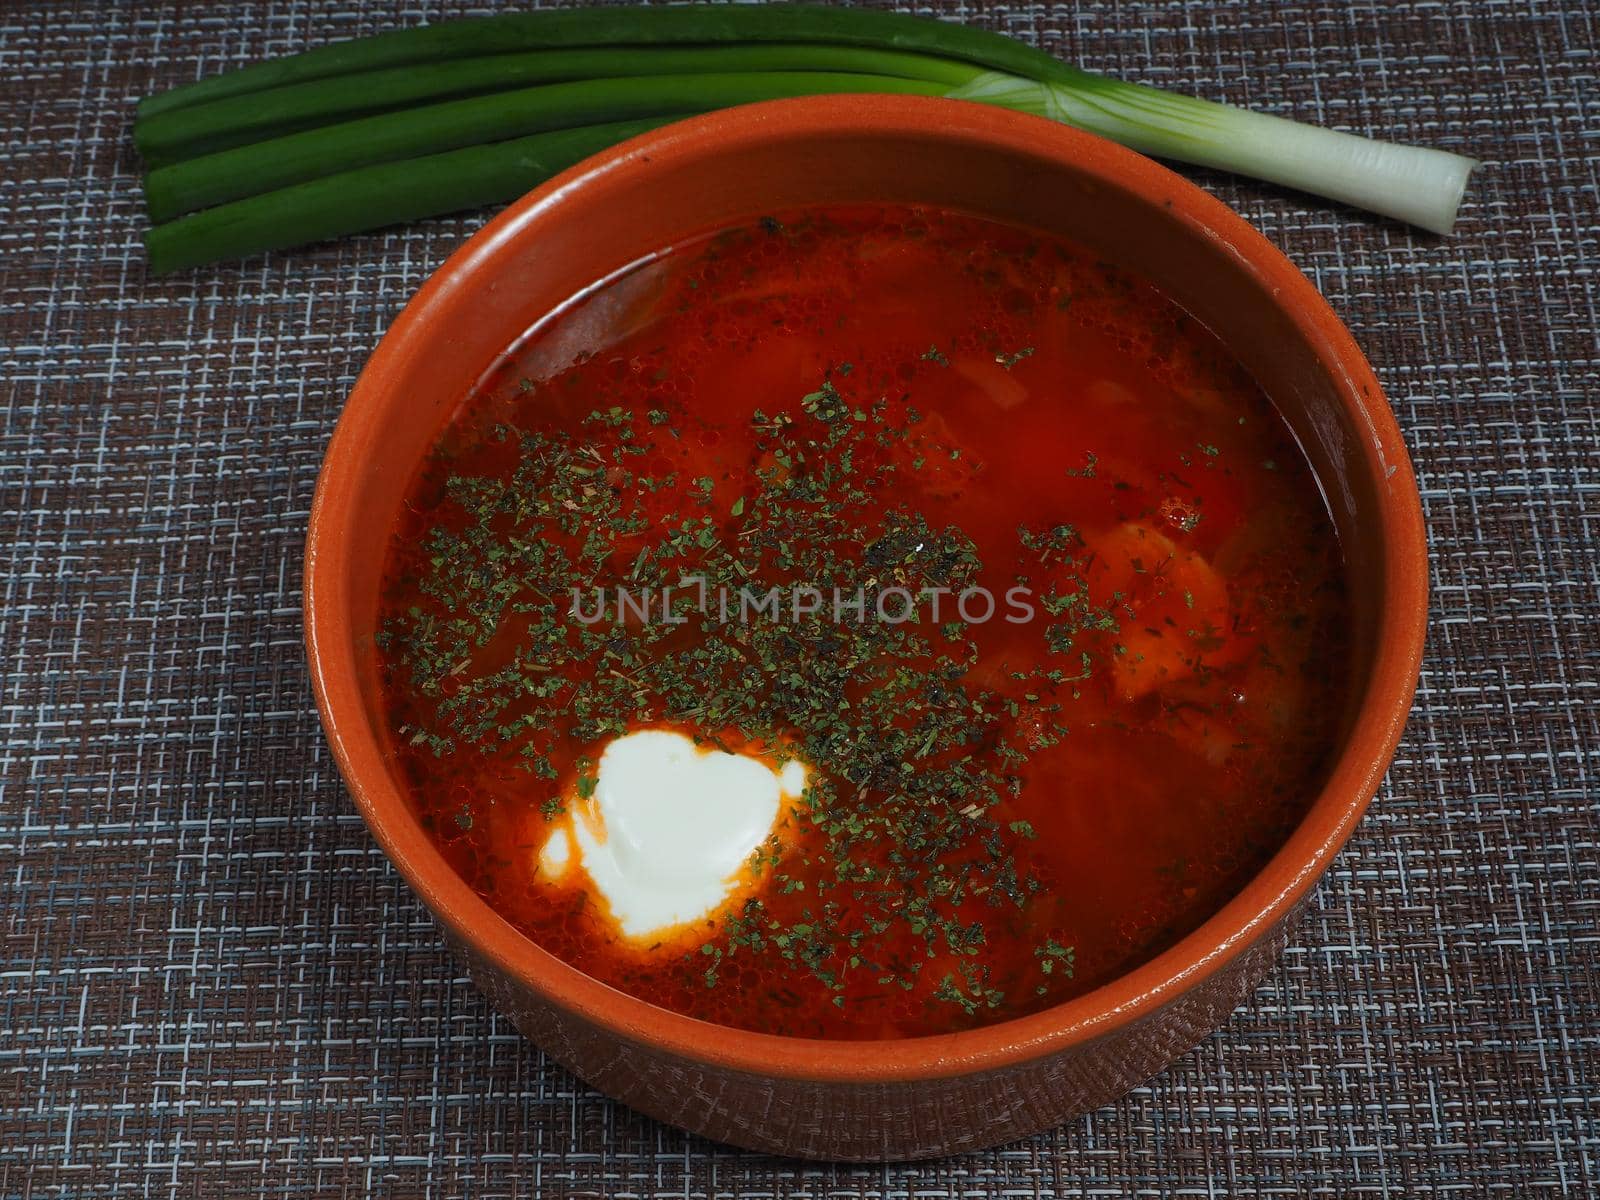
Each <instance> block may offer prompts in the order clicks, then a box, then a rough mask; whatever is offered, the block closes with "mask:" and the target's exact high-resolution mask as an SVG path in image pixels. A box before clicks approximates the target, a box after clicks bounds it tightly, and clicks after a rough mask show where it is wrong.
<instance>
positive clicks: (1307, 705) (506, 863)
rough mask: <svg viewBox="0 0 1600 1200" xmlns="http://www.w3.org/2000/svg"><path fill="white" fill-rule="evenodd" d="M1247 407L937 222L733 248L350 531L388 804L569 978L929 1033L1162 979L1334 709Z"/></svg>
mask: <svg viewBox="0 0 1600 1200" xmlns="http://www.w3.org/2000/svg"><path fill="white" fill-rule="evenodd" d="M1347 624H1348V614H1347V611H1346V596H1345V590H1344V580H1343V568H1342V563H1341V559H1340V554H1339V547H1338V543H1337V541H1336V539H1335V536H1334V531H1333V528H1332V525H1331V523H1330V521H1329V518H1328V515H1327V513H1326V510H1325V508H1324V506H1323V503H1322V500H1321V496H1320V493H1319V491H1318V489H1317V486H1316V481H1315V480H1314V479H1313V478H1312V476H1311V473H1310V471H1309V468H1308V467H1307V465H1306V463H1305V461H1304V459H1303V457H1302V456H1301V454H1300V452H1299V450H1298V448H1297V447H1296V445H1295V443H1294V441H1293V439H1292V437H1291V435H1290V433H1289V431H1288V429H1287V428H1286V427H1285V426H1284V424H1283V423H1282V421H1281V420H1280V419H1279V417H1278V416H1277V414H1276V412H1275V411H1274V409H1273V407H1272V405H1271V404H1270V402H1269V401H1268V399H1267V398H1266V397H1265V396H1264V395H1262V393H1261V392H1260V390H1259V389H1258V388H1257V387H1256V385H1255V384H1254V382H1253V381H1252V380H1251V379H1250V377H1249V376H1248V375H1247V374H1246V373H1245V372H1244V371H1243V370H1242V369H1241V368H1240V366H1239V365H1238V364H1237V363H1236V362H1234V361H1233V360H1232V359H1231V357H1230V356H1229V355H1228V354H1227V352H1226V351H1225V350H1224V349H1223V348H1222V347H1221V346H1220V345H1219V344H1218V343H1217V342H1216V341H1215V339H1214V338H1213V337H1212V336H1211V335H1210V334H1209V333H1208V332H1207V331H1206V330H1205V329H1204V328H1203V327H1202V326H1201V325H1199V324H1198V323H1197V322H1196V321H1194V320H1193V319H1192V318H1190V317H1189V316H1188V315H1187V314H1185V313H1184V312H1183V311H1181V310H1180V309H1179V308H1177V307H1176V306H1175V305H1174V304H1172V303H1171V302H1170V301H1169V300H1167V299H1166V298H1165V297H1164V296H1162V295H1161V294H1160V293H1159V292H1158V291H1157V290H1155V289H1154V288H1153V287H1152V286H1151V285H1149V284H1148V283H1146V282H1143V281H1141V280H1139V279H1136V278H1133V277H1130V276H1129V275H1128V274H1126V273H1125V272H1122V271H1120V270H1118V269H1117V268H1115V267H1114V266H1112V265H1110V264H1107V263H1104V262H1100V261H1097V260H1096V259H1095V258H1094V257H1093V256H1092V255H1090V254H1088V253H1086V252H1084V251H1083V250H1081V249H1079V248H1077V247H1075V246H1073V245H1071V244H1069V243H1066V242H1063V241H1060V240H1058V239H1055V238H1052V237H1047V236H1044V235H1041V234H1038V233H1035V232H1032V231H1029V230H1025V229H1019V228H1013V227H1010V226H1006V225H1000V224H997V223H994V222H991V221H987V220H982V219H978V218H974V217H969V216H965V215H961V214H957V213H951V212H945V211H939V210H929V209H921V208H907V207H891V206H859V207H840V208H825V209H808V210H804V211H797V212H789V213H776V214H774V215H772V216H770V217H767V218H763V219H762V220H760V221H757V222H752V223H751V224H750V225H749V226H746V227H740V228H735V229H729V230H725V231H722V232H719V233H716V234H715V235H711V236H707V237H704V238H702V239H699V240H696V241H694V242H692V243H690V244H686V245H683V246H680V247H676V248H673V249H671V250H670V251H668V252H666V253H664V254H662V255H661V256H659V257H658V258H656V259H653V260H652V261H650V262H648V263H645V264H641V265H640V266H638V267H636V268H635V269H633V270H632V271H630V272H628V273H625V274H624V275H623V276H621V277H620V278H618V279H615V280H613V281H611V282H609V283H608V284H606V285H604V286H603V287H600V288H598V289H596V290H595V291H594V292H592V293H590V294H588V295H586V296H584V297H581V298H579V299H577V300H575V301H574V302H573V303H572V304H571V305H569V306H567V307H566V308H565V309H564V310H562V311H561V312H559V313H557V314H555V315H554V316H552V317H551V318H550V319H548V320H547V321H545V322H544V323H542V324H541V325H539V326H538V327H537V328H535V329H533V330H532V331H530V333H529V334H528V335H527V337H526V338H525V339H524V340H523V341H522V342H521V344H519V345H518V346H516V347H514V348H513V349H512V350H511V351H509V352H508V353H507V354H506V356H505V357H504V359H503V360H502V362H501V363H500V364H499V365H498V366H497V367H496V368H495V370H494V371H493V372H491V373H490V375H489V376H487V377H486V379H485V380H484V381H483V383H482V385H481V386H480V387H479V388H478V389H477V390H476V392H475V393H474V394H473V395H471V396H469V397H467V398H465V400H464V402H463V404H462V405H461V407H460V409H459V411H458V412H457V413H456V415H455V416H454V418H453V419H452V421H451V423H450V424H449V425H448V427H447V428H446V429H445V430H444V431H443V433H442V435H441V437H440V439H439V442H438V445H437V448H436V450H435V451H434V453H433V454H432V456H431V457H430V459H429V460H428V461H427V462H426V464H425V465H424V467H423V469H422V470H421V472H420V473H419V475H418V477H417V478H416V480H415V481H414V483H413V485H412V488H411V491H410V495H409V498H408V501H407V503H406V506H405V510H404V513H403V515H402V517H401V518H400V521H399V523H398V526H397V528H396V529H395V530H394V531H393V532H392V542H391V547H390V550H389V559H388V565H387V571H386V578H385V584H384V589H383V593H382V616H381V622H380V629H381V632H380V635H379V650H380V664H381V669H382V671H383V678H384V687H385V703H386V705H387V710H388V717H389V725H390V730H391V734H392V747H393V753H394V755H395V757H396V760H397V764H398V768H399V770H400V771H401V772H402V773H403V776H404V778H405V779H406V780H407V781H408V783H409V785H410V794H411V796H412V798H413V802H414V804H415V806H416V810H417V812H418V814H419V817H420V819H421V820H422V822H423V824H424V826H425V827H426V828H427V829H428V830H429V832H430V834H431V836H432V837H433V839H434V841H435V842H436V843H437V845H438V846H439V848H440V850H441V851H442V852H443V853H444V855H445V856H446V857H447V858H448V860H449V861H450V862H451V864H452V865H453V866H454V868H455V869H456V870H457V871H459V872H460V873H461V875H462V876H463V877H464V878H466V879H467V880H468V881H469V882H470V883H471V884H472V886H473V887H474V888H476V889H477V891H478V892H479V893H480V894H481V895H483V896H484V897H485V898H486V899H487V900H488V902H489V903H490V904H491V905H492V906H493V907H494V908H495V909H496V910H497V911H498V912H499V913H501V914H502V915H503V916H504V917H505V918H506V919H507V920H508V921H510V922H511V923H512V924H514V925H515V926H517V927H518V928H519V929H521V930H523V931H524V932H525V933H526V934H527V935H528V936H529V937H530V938H531V939H533V940H534V941H535V942H537V943H538V944H539V945H541V946H543V947H544V948H545V949H547V950H549V951H550V952H552V953H554V954H556V955H558V956H560V957H561V958H563V959H565V960H566V961H567V962H569V963H571V964H572V965H573V966H575V967H577V968H578V969H580V970H582V971H584V972H586V973H587V974H589V975H591V976H593V977H595V978H597V979H600V980H602V981H604V982H606V983H609V984H611V985H613V986H615V987H617V988H620V989H622V990H624V991H627V992H630V993H632V994H634V995H636V996H639V997H641V998H643V999H645V1000H648V1001H650V1002H653V1003H655V1004H658V1005H661V1006H663V1007H665V1008H669V1009H673V1010H676V1011H678V1012H681V1013H686V1014H689V1015H691V1016H695V1017H700V1018H703V1019H705V1020H708V1021H713V1022H718V1023H721V1024H726V1025H733V1026H739V1027H742V1028H749V1029H757V1030H764V1031H768V1032H773V1033H785V1034H792V1035H799V1036H813V1037H832V1038H894V1037H908V1036H917V1035H923V1034H934V1033H943V1032H951V1031H955V1030H959V1029H964V1028H970V1027H972V1026H975V1025H979V1024H984V1023H988V1022H993V1021H997V1020H1003V1019H1007V1018H1010V1017H1015V1016H1020V1015H1023V1014H1025V1013H1029V1012H1032V1011H1035V1010H1037V1009H1040V1008H1043V1007H1046V1006H1048V1005H1052V1004H1056V1003H1059V1002H1061V1001H1063V1000H1065V999H1068V998H1070V997H1072V996H1074V995H1076V994H1079V993H1081V992H1083V991H1085V990H1087V989H1090V988H1092V987H1094V986H1096V985H1097V984H1100V983H1103V982H1105V981H1106V980H1108V979H1110V978H1112V977H1114V976H1116V975H1118V974H1120V973H1123V972H1125V971H1127V970H1129V969H1130V968H1132V967H1134V966H1136V965H1138V964H1139V963H1141V962H1143V961H1145V960H1147V959H1148V958H1150V957H1151V956H1153V955H1155V954H1157V953H1159V952H1160V951H1161V950H1162V949H1164V948H1166V947H1167V946H1169V945H1170V944H1172V943H1173V942H1174V941H1175V940H1177V939H1178V938H1180V937H1182V936H1183V935H1184V934H1185V933H1187V932H1189V931H1190V930H1192V929H1193V928H1195V927H1196V926H1197V925H1198V924H1199V923H1200V922H1201V921H1203V920H1204V919H1205V918H1206V917H1207V916H1209V915H1211V914H1212V913H1213V912H1215V911H1216V910H1217V908H1219V907H1220V906H1221V905H1222V904H1223V903H1225V902H1226V901H1227V900H1228V899H1229V898H1230V897H1231V896H1232V895H1233V894H1235V893H1236V892H1237V890H1238V889H1239V888H1240V887H1241V886H1242V885H1243V883H1244V882H1245V881H1246V880H1247V879H1248V878H1249V877H1250V876H1251V875H1252V874H1254V873H1255V872H1256V871H1257V870H1258V869H1259V868H1260V867H1261V865H1262V864H1263V863H1264V862H1265V860H1266V859H1267V858H1268V857H1270V856H1271V855H1272V854H1273V852H1274V851H1275V850H1276V849H1277V848H1278V847H1279V846H1280V845H1281V844H1282V842H1283V840H1284V839H1285V837H1286V836H1287V835H1288V833H1289V832H1290V831H1291V830H1292V829H1293V827H1294V826H1295V824H1296V823H1297V822H1298V820H1299V819H1300V817H1301V815H1302V814H1303V812H1304V811H1305V809H1306V808H1307V807H1308V805H1309V803H1310V801H1311V800H1312V798H1313V797H1314V795H1315V793H1316V791H1317V789H1318V787H1319V786H1320V784H1321V782H1322V779H1323V777H1324V774H1325V771H1326V769H1327V766H1328V765H1329V758H1330V754H1331V751H1332V748H1333V742H1334V739H1335V737H1336V735H1337V729H1338V722H1339V717H1340V714H1341V713H1342V712H1343V710H1344V706H1345V700H1346V688H1347V681H1346V678H1345V668H1346V644H1347V633H1346V630H1347Z"/></svg>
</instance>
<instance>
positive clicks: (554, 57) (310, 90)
mask: <svg viewBox="0 0 1600 1200" xmlns="http://www.w3.org/2000/svg"><path fill="white" fill-rule="evenodd" d="M766 71H831V72H845V73H850V74H856V75H889V76H894V77H898V78H903V79H924V80H927V81H929V82H931V83H945V84H949V85H951V86H955V85H957V84H962V83H966V82H968V81H969V80H971V79H973V78H974V77H975V76H976V75H977V74H978V73H979V68H977V67H974V66H973V65H972V64H970V63H961V62H955V61H953V60H950V59H945V58H935V57H933V56H931V55H926V54H905V53H901V52H898V51H885V50H873V49H866V48H862V47H858V46H828V45H818V44H814V43H809V42H796V43H793V44H790V45H768V46H711V47H704V46H695V47H687V48H682V49H671V48H669V49H655V48H640V47H636V46H635V47H622V48H601V49H579V50H534V51H530V52H528V53H525V54H492V55H489V56H487V57H485V58H461V59H448V60H446V61H444V62H436V63H416V64H412V65H410V66H405V67H391V68H388V69H386V70H380V71H367V72H363V73H362V74H359V75H340V76H331V77H329V78H325V79H312V80H308V81H306V82H304V83H297V84H290V85H288V86H286V87H279V88H271V89H269V90H267V91H262V92H250V93H248V94H246V95H242V96H228V97H224V98H223V99H220V100H212V101H208V102H205V103H200V104H190V105H186V106H184V107H182V108H175V109H170V110H168V111H166V112H162V113H158V114H157V115H155V116H153V117H141V118H140V119H139V121H138V123H137V124H136V125H135V126H134V143H135V145H137V146H138V149H139V153H140V154H142V155H143V156H144V158H145V161H146V162H149V163H152V164H162V163H170V162H176V161H180V160H183V159H188V158H195V157H197V156H199V155H203V154H212V153H215V152H216V151H218V150H227V149H231V148H232V147H235V146H244V145H249V144H250V143H252V142H259V141H264V140H266V139H268V138H274V137H280V136H282V135H283V134H287V133H295V132H298V131H300V130H304V129H315V128H319V127H321V126H324V125H331V124H335V123H337V122H340V121H348V120H352V119H354V118H357V117H364V116H370V115H372V114H374V113H381V112H387V111H391V110H393V109H398V108H404V107H407V106H412V107H415V106H418V105H420V104H422V103H423V102H424V101H438V100H446V99H455V98H458V97H463V96H477V95H482V94H483V93H485V92H503V91H510V90H512V89H519V88H527V87H532V86H534V85H536V84H549V83H562V82H569V81H573V80H582V79H607V78H617V77H623V76H634V75H707V74H721V73H725V72H738V73H740V74H749V73H751V72H766Z"/></svg>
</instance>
